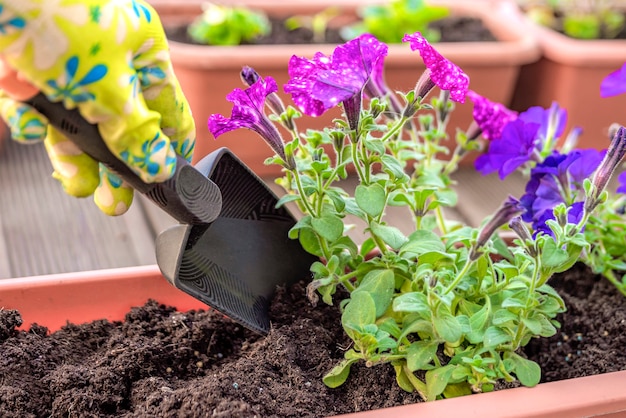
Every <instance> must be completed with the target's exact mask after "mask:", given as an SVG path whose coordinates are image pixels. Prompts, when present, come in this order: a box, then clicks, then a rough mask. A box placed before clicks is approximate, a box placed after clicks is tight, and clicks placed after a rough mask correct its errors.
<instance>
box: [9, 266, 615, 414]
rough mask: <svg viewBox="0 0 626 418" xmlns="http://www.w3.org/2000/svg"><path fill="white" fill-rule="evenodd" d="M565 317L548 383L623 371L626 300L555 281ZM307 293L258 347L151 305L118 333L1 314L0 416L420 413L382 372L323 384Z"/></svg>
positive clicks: (550, 357)
mask: <svg viewBox="0 0 626 418" xmlns="http://www.w3.org/2000/svg"><path fill="white" fill-rule="evenodd" d="M552 284H553V285H554V286H555V287H556V288H557V289H558V290H559V291H560V292H561V294H562V295H563V298H564V300H565V302H566V304H567V306H568V307H569V310H568V312H567V313H565V314H563V315H561V316H560V318H559V320H560V321H561V323H562V324H563V328H562V332H561V333H559V334H557V335H556V336H554V337H552V338H549V339H543V340H537V341H533V342H532V343H531V344H530V345H529V346H528V347H527V350H526V353H527V354H528V356H529V357H530V358H532V359H534V360H535V361H538V362H539V363H540V365H541V367H542V370H543V371H544V378H543V380H544V381H554V380H560V379H564V378H571V377H579V376H584V375H592V374H597V373H603V372H610V371H617V370H624V369H626V356H624V355H623V348H624V346H626V333H624V329H625V326H626V299H625V298H624V297H623V296H621V294H619V292H617V291H616V290H615V289H614V288H613V287H612V286H611V285H610V284H609V283H608V282H607V281H606V280H604V279H602V278H600V277H598V276H595V275H593V274H591V273H589V271H587V270H586V269H585V268H584V267H583V268H581V267H580V266H579V267H578V268H576V269H573V270H572V271H571V272H568V274H567V275H566V274H562V275H559V276H557V277H555V278H554V280H553V282H552ZM302 286H303V285H302V284H299V285H296V286H294V287H293V288H290V289H288V290H281V291H279V293H278V295H277V298H276V299H275V301H274V304H273V306H272V318H273V329H272V331H271V332H270V334H269V336H267V337H264V338H262V337H259V336H258V335H256V334H254V333H252V332H249V331H247V330H245V329H243V328H242V327H240V326H239V325H237V324H235V323H233V322H232V321H230V320H229V319H227V318H224V317H223V316H222V315H220V314H218V313H216V312H215V311H191V312H187V313H180V312H177V311H176V310H175V309H174V308H171V307H166V306H163V305H159V304H158V303H157V302H154V301H152V302H149V303H147V304H146V305H145V306H143V307H138V308H134V309H133V310H132V311H131V312H130V313H128V314H127V316H126V319H125V321H124V322H114V323H110V322H107V321H95V322H92V323H89V324H84V325H72V324H68V325H67V326H65V327H64V328H62V329H61V330H59V331H57V332H55V333H52V334H50V335H48V334H47V330H46V329H45V328H43V327H40V326H36V325H34V326H32V327H31V328H30V329H29V330H28V331H18V330H16V329H15V327H16V326H19V324H20V323H21V318H20V316H19V314H18V313H17V312H16V311H9V310H5V311H1V310H0V376H1V378H0V416H2V417H4V416H19V417H72V416H75V417H100V416H120V417H156V416H163V417H164V416H184V417H207V416H213V417H253V416H256V417H309V416H315V417H321V416H328V415H335V414H340V413H347V412H353V411H361V410H367V409H377V408H383V407H389V406H394V405H400V404H406V403H413V402H419V401H420V400H419V398H418V397H417V395H415V394H409V393H406V392H404V391H402V390H401V389H399V388H398V387H397V385H396V383H395V379H394V374H393V369H392V368H391V367H390V366H388V365H381V366H376V367H373V368H366V367H365V366H364V365H362V364H359V365H356V366H353V370H352V373H351V375H350V378H349V379H348V382H347V383H346V384H345V385H344V386H341V387H340V388H338V389H329V388H327V387H326V386H324V384H323V383H322V381H321V377H322V376H323V375H324V374H325V373H326V372H327V371H329V370H330V369H331V368H332V366H333V365H334V364H335V363H336V362H337V361H338V360H339V359H340V358H342V356H343V351H344V350H345V349H346V348H347V347H348V341H347V339H346V337H345V336H344V335H343V332H342V330H341V327H340V326H339V320H340V319H339V312H338V309H337V308H335V307H330V306H326V305H323V306H317V307H315V308H314V307H312V306H311V305H310V303H309V302H308V301H307V300H306V297H305V295H304V293H305V292H304V289H303V287H302Z"/></svg>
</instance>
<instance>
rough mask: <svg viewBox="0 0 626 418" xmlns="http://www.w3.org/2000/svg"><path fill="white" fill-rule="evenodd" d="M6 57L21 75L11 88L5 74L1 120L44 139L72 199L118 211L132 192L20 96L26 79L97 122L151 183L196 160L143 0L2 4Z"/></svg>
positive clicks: (28, 136) (8, 0) (190, 128)
mask: <svg viewBox="0 0 626 418" xmlns="http://www.w3.org/2000/svg"><path fill="white" fill-rule="evenodd" d="M0 56H1V58H3V60H2V61H3V62H4V63H6V64H8V66H9V67H10V69H12V70H16V71H14V74H12V75H11V74H9V77H6V78H5V79H4V82H3V81H2V80H1V79H2V76H1V74H0V88H3V89H4V92H0V116H2V118H3V119H4V120H5V121H6V122H7V124H8V125H9V127H10V128H11V132H12V136H13V138H14V139H16V140H18V141H22V142H32V141H38V140H44V143H45V146H46V149H47V151H48V155H49V156H50V160H51V162H52V165H53V167H54V170H55V172H54V174H53V176H54V177H55V178H56V179H58V180H59V181H60V182H61V184H62V185H63V187H64V189H65V190H66V191H67V192H68V193H69V194H71V195H73V196H89V195H91V194H94V200H95V202H96V204H97V205H98V207H100V209H101V210H102V211H104V212H105V213H107V214H109V215H119V214H122V213H124V212H125V211H126V210H127V209H128V207H129V206H130V204H131V202H132V193H133V191H132V189H131V188H130V186H128V185H126V184H125V183H124V182H123V181H121V180H120V178H119V177H118V176H117V175H116V174H114V173H112V172H110V171H109V170H108V169H107V168H106V167H104V166H102V165H101V164H98V163H97V162H95V161H94V160H93V159H91V158H90V157H89V156H87V155H85V154H84V153H83V152H81V151H80V150H79V149H78V148H77V147H76V146H75V145H74V144H73V143H72V142H70V141H69V140H68V139H67V138H65V137H64V136H63V135H62V134H60V133H59V132H58V131H57V130H55V129H54V128H53V127H51V126H48V124H47V120H46V119H45V117H43V116H42V115H41V114H39V113H38V112H37V111H36V110H34V109H33V108H31V107H30V106H27V105H25V104H24V103H22V102H20V101H19V100H24V98H25V97H21V96H20V94H13V92H12V90H18V91H20V89H19V88H14V86H19V85H20V83H24V85H25V86H28V85H29V84H30V85H32V86H34V90H35V91H36V90H39V91H41V92H43V93H44V94H45V95H46V96H47V97H48V98H49V99H50V100H51V101H53V102H58V101H62V103H63V105H64V106H65V107H66V108H68V109H73V108H78V110H79V111H80V113H81V115H82V116H83V117H84V118H85V119H86V120H87V121H89V122H91V123H94V124H97V125H98V128H99V130H100V133H101V135H102V138H103V139H104V141H105V143H106V144H107V146H108V147H109V149H110V150H111V151H112V152H113V154H115V155H116V156H117V157H118V158H120V160H122V161H124V162H125V163H126V164H127V165H128V166H129V167H130V168H131V169H132V170H133V171H134V172H135V173H136V174H137V175H138V176H139V177H140V178H141V179H142V180H143V181H145V182H147V183H152V182H162V181H165V180H167V179H169V178H170V177H171V175H172V174H173V172H174V170H175V166H176V153H178V154H180V155H182V156H183V157H184V158H186V159H187V160H191V156H192V153H193V148H194V145H195V126H194V122H193V118H192V115H191V111H190V109H189V105H188V103H187V100H186V99H185V97H184V95H183V93H182V91H181V89H180V85H179V83H178V80H177V79H176V77H175V75H174V73H173V71H172V67H171V62H170V58H169V52H168V46H167V40H166V38H165V34H164V32H163V27H162V26H161V22H160V19H159V17H158V15H157V14H156V13H155V11H154V10H153V9H152V7H151V6H149V5H148V4H147V3H145V2H144V1H142V0H0ZM3 71H6V69H4V70H3V69H0V73H2V72H3ZM11 77H13V81H8V82H7V80H11ZM16 80H17V81H16ZM26 96H27V95H26ZM16 99H17V100H16Z"/></svg>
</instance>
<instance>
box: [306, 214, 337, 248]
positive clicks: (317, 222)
mask: <svg viewBox="0 0 626 418" xmlns="http://www.w3.org/2000/svg"><path fill="white" fill-rule="evenodd" d="M311 226H312V227H313V229H314V230H315V232H317V233H318V234H319V235H320V236H321V237H322V238H324V239H325V240H327V241H331V242H332V241H335V240H336V239H339V237H341V235H342V234H343V222H342V221H341V218H339V217H338V216H337V215H333V214H330V213H326V214H323V215H322V216H321V217H319V218H313V219H311Z"/></svg>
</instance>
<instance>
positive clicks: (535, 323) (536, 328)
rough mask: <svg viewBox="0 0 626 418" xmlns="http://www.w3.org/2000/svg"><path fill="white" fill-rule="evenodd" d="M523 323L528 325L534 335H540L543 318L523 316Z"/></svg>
mask: <svg viewBox="0 0 626 418" xmlns="http://www.w3.org/2000/svg"><path fill="white" fill-rule="evenodd" d="M522 323H523V324H524V325H526V328H528V330H529V331H530V332H532V333H533V334H534V335H538V334H539V333H540V332H541V320H539V319H536V318H522Z"/></svg>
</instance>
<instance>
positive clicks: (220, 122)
mask: <svg viewBox="0 0 626 418" xmlns="http://www.w3.org/2000/svg"><path fill="white" fill-rule="evenodd" d="M276 91H278V86H277V85H276V81H275V80H274V79H273V78H272V77H267V78H265V79H263V78H261V77H259V79H258V80H257V81H256V82H255V83H254V84H253V85H251V86H250V87H249V88H247V89H245V90H241V89H234V90H233V91H232V92H231V93H230V94H228V96H226V99H228V101H230V102H232V103H233V104H234V106H233V111H232V114H231V117H230V118H226V117H224V116H222V115H219V114H213V115H211V116H210V117H209V124H208V125H209V131H210V132H211V133H212V134H213V136H215V137H216V138H217V137H218V136H220V135H222V134H224V133H226V132H230V131H233V130H235V129H239V128H247V129H250V130H252V131H254V132H256V133H258V134H259V135H260V136H261V137H262V138H263V139H265V141H266V142H267V143H268V144H269V145H270V147H272V149H273V150H274V152H275V153H276V154H278V155H279V156H280V157H282V158H283V160H285V161H286V158H285V147H284V144H283V140H282V138H281V136H280V133H279V132H278V129H276V126H274V124H273V123H272V122H271V121H270V120H269V118H268V117H267V116H266V115H265V113H264V112H263V108H264V106H265V99H266V97H267V96H268V95H270V94H272V93H275V92H276Z"/></svg>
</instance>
